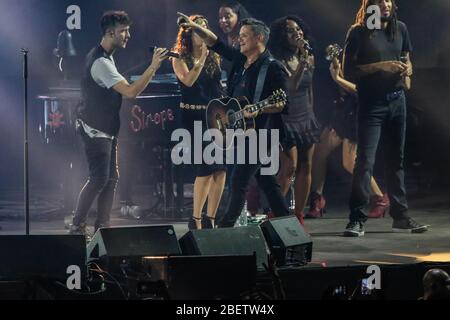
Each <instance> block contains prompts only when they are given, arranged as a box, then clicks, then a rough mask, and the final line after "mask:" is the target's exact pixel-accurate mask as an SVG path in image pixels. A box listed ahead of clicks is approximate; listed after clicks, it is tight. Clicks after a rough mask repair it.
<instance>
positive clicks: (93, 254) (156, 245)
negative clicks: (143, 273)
mask: <svg viewBox="0 0 450 320" xmlns="http://www.w3.org/2000/svg"><path fill="white" fill-rule="evenodd" d="M180 254H181V250H180V246H179V244H178V240H177V236H176V234H175V230H174V228H173V226H171V225H151V226H132V227H114V228H101V229H99V230H97V232H96V233H95V235H94V237H93V238H92V240H91V242H90V243H89V245H88V247H87V256H88V261H89V262H91V261H96V260H98V261H99V262H100V263H101V264H102V265H103V266H104V267H106V268H108V266H110V265H111V264H114V265H117V263H121V262H122V261H123V262H124V263H129V262H130V261H137V262H138V263H139V262H140V260H139V259H140V258H141V257H144V256H169V255H180ZM127 258H139V259H127ZM127 267H131V266H127Z"/></svg>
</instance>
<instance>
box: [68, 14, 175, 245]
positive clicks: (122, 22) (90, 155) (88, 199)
mask: <svg viewBox="0 0 450 320" xmlns="http://www.w3.org/2000/svg"><path fill="white" fill-rule="evenodd" d="M130 25H131V21H130V19H129V17H128V14H127V13H125V12H123V11H109V12H106V13H105V14H104V15H103V17H102V19H101V27H102V32H103V37H102V40H101V42H100V45H99V46H97V47H95V48H93V49H92V50H91V51H90V52H89V54H88V55H87V58H86V65H85V70H84V76H83V79H82V82H81V92H82V101H83V104H82V107H81V108H80V114H79V119H78V120H77V124H78V129H79V132H80V134H81V136H82V139H83V142H84V145H85V154H86V157H87V161H88V164H89V178H88V180H87V182H86V184H85V185H84V187H83V189H82V190H81V192H80V195H79V198H78V203H77V208H76V211H75V216H74V219H73V224H72V226H71V228H70V233H71V234H83V235H85V236H86V238H87V239H89V237H88V233H87V230H86V218H87V214H88V211H89V209H90V207H91V206H92V203H93V202H94V200H95V199H96V198H97V202H98V203H97V219H96V222H95V230H97V229H98V228H101V227H107V226H109V220H110V212H111V208H112V204H113V200H114V194H115V190H116V186H117V181H118V178H119V172H118V166H117V135H118V133H119V129H120V116H119V114H120V107H121V104H122V97H123V96H125V97H127V98H132V99H133V98H136V97H137V96H138V95H139V94H140V93H141V92H142V91H143V90H144V89H145V88H146V87H147V85H148V84H149V83H150V81H151V79H152V78H153V76H154V75H155V73H156V71H157V70H158V69H159V67H160V66H161V63H162V61H164V60H165V59H166V58H167V52H168V51H167V50H166V49H162V48H157V49H156V50H155V52H154V55H153V59H152V63H151V64H150V66H149V67H148V68H147V69H146V70H145V72H144V73H143V74H142V76H141V77H140V78H139V79H138V80H137V81H135V82H133V83H132V84H129V83H128V81H127V80H126V79H125V78H124V77H123V76H122V75H121V74H120V73H119V72H118V71H117V68H116V65H115V62H114V59H113V53H114V52H115V51H116V50H117V49H119V48H121V49H124V48H126V46H127V43H128V41H129V39H130V38H131V36H130Z"/></svg>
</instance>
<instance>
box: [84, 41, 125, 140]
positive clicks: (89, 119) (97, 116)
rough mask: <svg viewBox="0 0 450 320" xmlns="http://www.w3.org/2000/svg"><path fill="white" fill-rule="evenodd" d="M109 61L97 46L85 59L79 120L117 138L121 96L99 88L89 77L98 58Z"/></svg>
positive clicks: (102, 50)
mask: <svg viewBox="0 0 450 320" xmlns="http://www.w3.org/2000/svg"><path fill="white" fill-rule="evenodd" d="M102 57H104V58H107V59H111V57H110V56H108V55H107V54H106V52H105V50H104V49H103V47H102V46H98V47H96V48H94V49H92V50H91V51H90V52H89V54H88V55H87V57H86V64H85V69H84V75H83V78H82V80H81V96H82V101H83V103H82V106H81V108H80V113H79V116H80V118H81V119H82V120H83V121H84V122H85V123H86V124H87V125H88V126H90V127H92V128H94V129H97V130H100V131H102V132H105V133H107V134H109V135H111V136H117V134H118V133H119V129H120V107H121V105H122V95H121V94H120V93H118V92H117V91H115V90H114V89H113V88H110V89H107V88H102V87H100V86H99V85H98V84H97V83H96V82H95V81H94V79H93V78H92V76H91V68H92V65H93V64H94V62H95V60H97V59H99V58H102Z"/></svg>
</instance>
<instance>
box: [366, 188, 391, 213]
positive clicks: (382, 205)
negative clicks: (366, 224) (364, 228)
mask: <svg viewBox="0 0 450 320" xmlns="http://www.w3.org/2000/svg"><path fill="white" fill-rule="evenodd" d="M389 206H390V202H389V197H388V195H387V194H384V195H383V196H382V197H381V196H372V197H371V198H370V210H369V213H368V214H367V217H369V218H372V219H377V218H381V217H383V218H384V217H385V215H386V212H388V210H389Z"/></svg>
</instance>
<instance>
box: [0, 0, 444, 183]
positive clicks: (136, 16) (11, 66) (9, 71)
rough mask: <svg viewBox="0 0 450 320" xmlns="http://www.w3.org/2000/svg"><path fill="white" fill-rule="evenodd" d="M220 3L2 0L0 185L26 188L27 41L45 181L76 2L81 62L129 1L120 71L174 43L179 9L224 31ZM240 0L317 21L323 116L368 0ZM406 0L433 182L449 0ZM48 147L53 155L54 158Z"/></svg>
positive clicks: (417, 127) (422, 154)
mask: <svg viewBox="0 0 450 320" xmlns="http://www.w3.org/2000/svg"><path fill="white" fill-rule="evenodd" d="M220 3H221V1H216V0H193V1H187V0H132V1H123V0H122V1H118V0H109V1H106V0H91V1H87V0H85V1H75V0H71V1H66V0H45V1H42V0H1V1H0V41H1V45H0V64H1V72H0V145H1V149H0V188H19V187H21V186H22V180H23V174H22V170H23V169H22V168H23V160H22V159H23V151H22V150H23V103H22V88H23V84H22V83H23V82H22V60H21V59H22V56H21V54H20V53H19V51H20V48H21V47H27V48H28V49H29V50H30V59H29V62H30V66H29V68H30V117H31V118H30V135H31V145H30V152H31V154H30V162H31V171H32V177H31V183H32V185H34V186H38V185H40V184H46V183H49V182H52V181H54V180H55V179H57V178H58V177H57V174H55V173H54V171H53V168H52V163H53V161H54V160H55V159H54V157H55V155H54V154H52V155H49V154H48V153H46V151H45V148H42V144H41V140H40V134H39V130H38V124H39V120H40V118H41V117H42V107H43V106H42V102H41V101H38V100H37V99H36V96H37V95H39V94H42V93H45V92H47V90H48V87H49V86H51V85H52V84H54V83H56V82H57V81H58V80H59V79H60V78H61V75H60V74H59V73H58V71H57V67H56V63H57V60H56V58H55V57H54V56H53V54H52V50H53V48H54V47H55V46H56V38H57V35H58V33H59V32H60V31H62V30H65V29H66V19H67V17H68V14H66V8H67V7H68V6H69V5H73V4H76V5H79V6H80V7H81V27H82V29H81V30H73V31H71V32H72V35H73V40H74V44H75V47H76V49H77V52H78V57H77V58H75V61H74V62H75V66H76V67H77V68H75V70H81V66H82V59H83V57H84V55H85V54H86V53H87V51H88V50H89V49H90V48H92V47H93V46H95V45H97V44H98V42H99V41H100V37H101V33H100V27H99V19H100V17H101V14H102V13H103V12H104V11H106V10H109V9H122V10H126V11H127V12H128V13H129V14H130V16H131V17H132V19H133V20H134V24H133V26H132V29H131V35H132V39H131V41H130V42H129V46H128V48H127V49H126V50H124V51H121V52H117V54H116V56H115V58H116V62H117V64H118V66H119V70H120V71H122V72H123V73H127V74H132V73H138V71H137V70H139V68H142V67H143V66H144V65H145V63H146V62H149V58H150V56H149V54H148V52H147V48H148V46H150V45H157V46H171V45H172V44H173V42H174V40H175V37H176V32H177V25H176V23H175V22H176V12H177V11H182V12H184V13H187V14H192V13H201V14H203V15H205V16H207V17H208V18H209V20H210V25H211V26H212V28H213V29H214V30H216V31H217V29H218V23H217V21H218V8H219V4H220ZM242 3H243V4H244V5H245V6H246V7H247V9H248V10H249V11H250V13H252V14H253V15H254V16H255V17H256V18H259V19H261V20H264V21H265V22H266V23H270V22H271V21H273V20H274V19H275V18H277V17H280V16H282V15H285V14H297V15H299V16H301V17H302V18H304V20H306V22H307V23H308V24H309V25H310V27H311V29H312V33H313V36H314V38H315V43H316V47H315V51H316V61H317V73H316V78H315V94H316V112H317V114H318V116H319V118H320V119H325V118H326V116H327V115H328V114H329V110H330V108H331V106H332V105H331V101H332V99H333V97H334V94H335V87H334V85H333V84H332V82H331V80H330V78H329V75H328V62H327V61H326V60H325V59H324V54H323V52H324V49H325V47H326V46H327V45H328V44H330V43H336V42H337V43H341V44H342V43H343V42H344V39H345V34H346V31H347V29H348V27H349V26H350V25H351V24H352V22H353V21H354V17H355V14H356V11H357V9H358V7H359V4H360V1H359V0H295V1H266V0H258V1H242ZM398 4H399V6H400V11H399V16H400V19H401V20H403V21H404V22H406V23H407V25H408V27H409V31H410V35H411V40H412V43H413V47H414V53H413V55H412V59H413V62H414V65H415V79H414V87H413V90H412V91H411V92H410V93H409V109H410V117H409V131H408V145H407V153H408V166H410V167H411V166H413V165H414V166H413V168H416V169H417V170H419V171H427V172H429V173H430V177H431V178H430V179H431V180H430V181H428V184H430V185H436V186H442V185H445V183H446V181H447V180H448V177H449V172H450V170H449V168H448V165H447V164H448V163H449V161H450V156H449V151H448V149H449V142H450V125H449V124H450V112H449V111H448V101H449V93H448V88H449V87H450V86H449V83H450V82H449V72H448V70H449V69H448V68H449V67H450V42H449V41H448V40H449V39H448V34H449V32H450V22H449V19H448V17H449V16H450V2H449V1H448V0H430V1H423V0H399V1H398ZM133 70H134V71H133ZM161 72H162V73H164V72H171V68H170V65H169V64H168V63H167V64H166V65H165V66H164V68H163V69H162V70H161ZM75 73H76V72H75ZM75 78H76V76H75ZM50 156H51V157H52V158H53V159H49V157H50ZM336 159H340V157H336ZM56 160H57V159H56ZM82 174H85V173H82Z"/></svg>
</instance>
